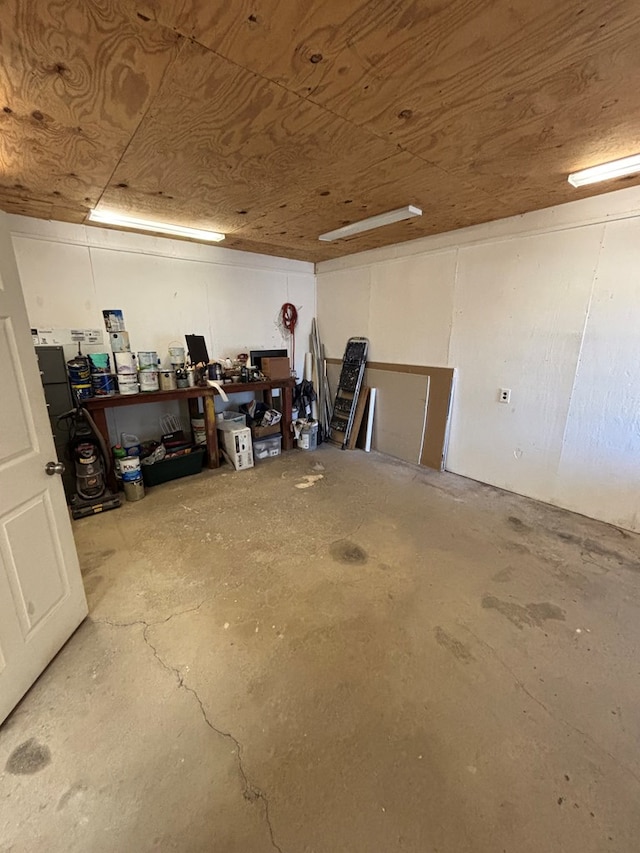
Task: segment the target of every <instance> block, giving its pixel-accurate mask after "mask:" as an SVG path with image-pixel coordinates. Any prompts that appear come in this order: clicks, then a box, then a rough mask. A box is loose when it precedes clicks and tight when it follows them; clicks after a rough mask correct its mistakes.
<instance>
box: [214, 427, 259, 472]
mask: <svg viewBox="0 0 640 853" xmlns="http://www.w3.org/2000/svg"><path fill="white" fill-rule="evenodd" d="M218 439H219V440H220V439H221V443H222V452H223V453H224V455H225V457H226V458H227V459H228V460H229V462H231V464H232V465H233V467H234V468H235V469H236V471H242V470H244V469H245V468H253V447H252V445H251V430H250V429H249V427H239V428H238V429H227V428H225V429H219V430H218Z"/></svg>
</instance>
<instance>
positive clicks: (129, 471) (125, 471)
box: [120, 456, 142, 483]
mask: <svg viewBox="0 0 640 853" xmlns="http://www.w3.org/2000/svg"><path fill="white" fill-rule="evenodd" d="M120 473H121V474H122V480H123V482H125V483H131V482H133V481H134V480H139V479H140V478H141V477H142V468H141V467H140V457H139V456H123V457H122V458H121V459H120Z"/></svg>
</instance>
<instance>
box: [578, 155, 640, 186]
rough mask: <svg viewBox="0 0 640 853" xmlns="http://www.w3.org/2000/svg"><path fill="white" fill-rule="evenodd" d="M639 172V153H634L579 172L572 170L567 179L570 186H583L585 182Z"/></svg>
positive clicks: (610, 178)
mask: <svg viewBox="0 0 640 853" xmlns="http://www.w3.org/2000/svg"><path fill="white" fill-rule="evenodd" d="M639 172H640V154H634V155H633V156H631V157H623V158H622V159H621V160H612V161H611V162H610V163H601V164H600V165H599V166H591V167H590V168H589V169H582V170H581V171H580V172H572V173H571V174H570V175H569V177H568V178H567V180H568V181H569V183H570V184H571V186H572V187H584V186H586V185H587V184H597V183H598V181H610V180H612V179H613V178H623V177H624V176H625V175H635V174H637V173H639Z"/></svg>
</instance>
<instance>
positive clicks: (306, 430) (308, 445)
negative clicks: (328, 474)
mask: <svg viewBox="0 0 640 853" xmlns="http://www.w3.org/2000/svg"><path fill="white" fill-rule="evenodd" d="M297 444H298V447H299V448H300V450H315V449H316V448H317V446H318V421H306V422H305V424H304V426H303V427H302V429H301V430H300V437H299V438H298V441H297Z"/></svg>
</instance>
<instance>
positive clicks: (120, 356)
mask: <svg viewBox="0 0 640 853" xmlns="http://www.w3.org/2000/svg"><path fill="white" fill-rule="evenodd" d="M113 359H114V361H115V363H116V373H117V374H118V375H121V374H123V373H132V374H133V375H135V372H136V357H135V355H134V354H133V353H132V352H114V354H113Z"/></svg>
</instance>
